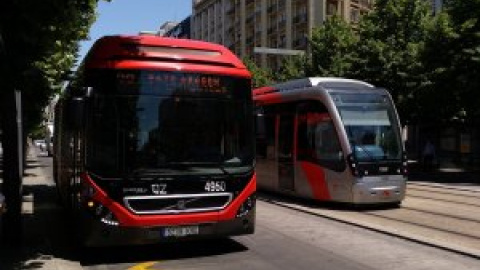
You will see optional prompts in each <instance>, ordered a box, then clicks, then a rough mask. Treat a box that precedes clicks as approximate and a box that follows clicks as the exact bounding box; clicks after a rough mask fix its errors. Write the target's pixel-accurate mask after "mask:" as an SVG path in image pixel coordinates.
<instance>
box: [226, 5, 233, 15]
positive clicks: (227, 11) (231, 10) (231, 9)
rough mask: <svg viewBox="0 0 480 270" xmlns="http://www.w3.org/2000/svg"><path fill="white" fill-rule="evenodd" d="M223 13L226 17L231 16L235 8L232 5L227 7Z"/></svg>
mask: <svg viewBox="0 0 480 270" xmlns="http://www.w3.org/2000/svg"><path fill="white" fill-rule="evenodd" d="M225 12H226V13H227V15H232V14H233V13H235V6H233V5H229V6H227V8H226V9H225Z"/></svg>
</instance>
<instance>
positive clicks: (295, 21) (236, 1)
mask: <svg viewBox="0 0 480 270" xmlns="http://www.w3.org/2000/svg"><path fill="white" fill-rule="evenodd" d="M192 5H193V6H192V11H193V15H192V27H191V31H192V38H193V39H200V40H205V41H210V42H215V43H220V44H223V45H224V46H226V47H228V48H229V49H230V50H231V51H233V52H234V53H235V54H237V55H238V56H239V57H241V58H245V57H249V58H251V59H253V60H255V62H256V63H257V64H259V65H260V66H262V67H267V66H268V67H270V68H273V69H275V68H276V67H278V65H279V63H280V60H281V58H280V57H279V56H278V55H275V54H259V53H254V48H255V47H263V48H273V49H287V50H305V49H306V48H307V37H308V36H311V33H312V29H313V28H314V27H318V26H320V25H322V24H323V22H324V21H325V20H326V19H327V18H328V17H329V16H332V15H335V14H336V15H338V16H340V17H342V18H344V19H345V20H346V21H348V22H357V21H358V20H359V19H360V16H361V15H362V14H364V13H366V12H368V11H369V10H371V8H373V0H193V1H192Z"/></svg>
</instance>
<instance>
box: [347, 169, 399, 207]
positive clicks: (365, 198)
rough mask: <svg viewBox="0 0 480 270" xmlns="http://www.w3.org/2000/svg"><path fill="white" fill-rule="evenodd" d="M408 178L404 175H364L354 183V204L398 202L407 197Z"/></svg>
mask: <svg viewBox="0 0 480 270" xmlns="http://www.w3.org/2000/svg"><path fill="white" fill-rule="evenodd" d="M405 190H406V179H405V177H404V176H402V175H388V176H384V175H382V176H370V177H363V178H361V180H360V181H358V182H357V183H356V184H354V185H353V190H352V192H353V203H354V204H384V203H393V204H398V203H401V201H402V200H403V199H404V198H405Z"/></svg>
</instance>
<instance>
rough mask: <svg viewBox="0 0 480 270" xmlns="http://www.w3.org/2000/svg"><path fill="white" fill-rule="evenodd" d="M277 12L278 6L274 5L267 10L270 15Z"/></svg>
mask: <svg viewBox="0 0 480 270" xmlns="http://www.w3.org/2000/svg"><path fill="white" fill-rule="evenodd" d="M275 11H277V4H272V5H270V6H269V7H268V8H267V12H268V13H272V12H275Z"/></svg>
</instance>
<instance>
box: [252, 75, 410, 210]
mask: <svg viewBox="0 0 480 270" xmlns="http://www.w3.org/2000/svg"><path fill="white" fill-rule="evenodd" d="M253 99H254V103H255V114H256V127H257V131H256V139H257V150H256V152H257V184H258V187H259V188H260V189H264V190H269V191H275V192H280V193H284V194H289V195H294V196H298V197H303V198H309V199H314V200H320V201H332V202H342V203H350V204H354V205H357V204H358V205H368V204H391V205H396V206H398V205H400V203H401V202H402V200H403V199H404V197H405V189H406V180H407V176H406V175H407V160H406V153H405V147H404V145H403V141H402V138H401V127H400V124H399V123H400V121H399V117H398V114H397V112H396V109H395V105H394V103H393V102H392V98H391V96H390V94H389V93H388V91H387V90H385V89H383V88H377V87H375V86H373V85H371V84H368V83H366V82H362V81H358V80H352V79H345V78H320V77H316V78H304V79H298V80H293V81H289V82H285V83H281V84H277V85H273V86H267V87H262V88H257V89H254V91H253Z"/></svg>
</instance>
